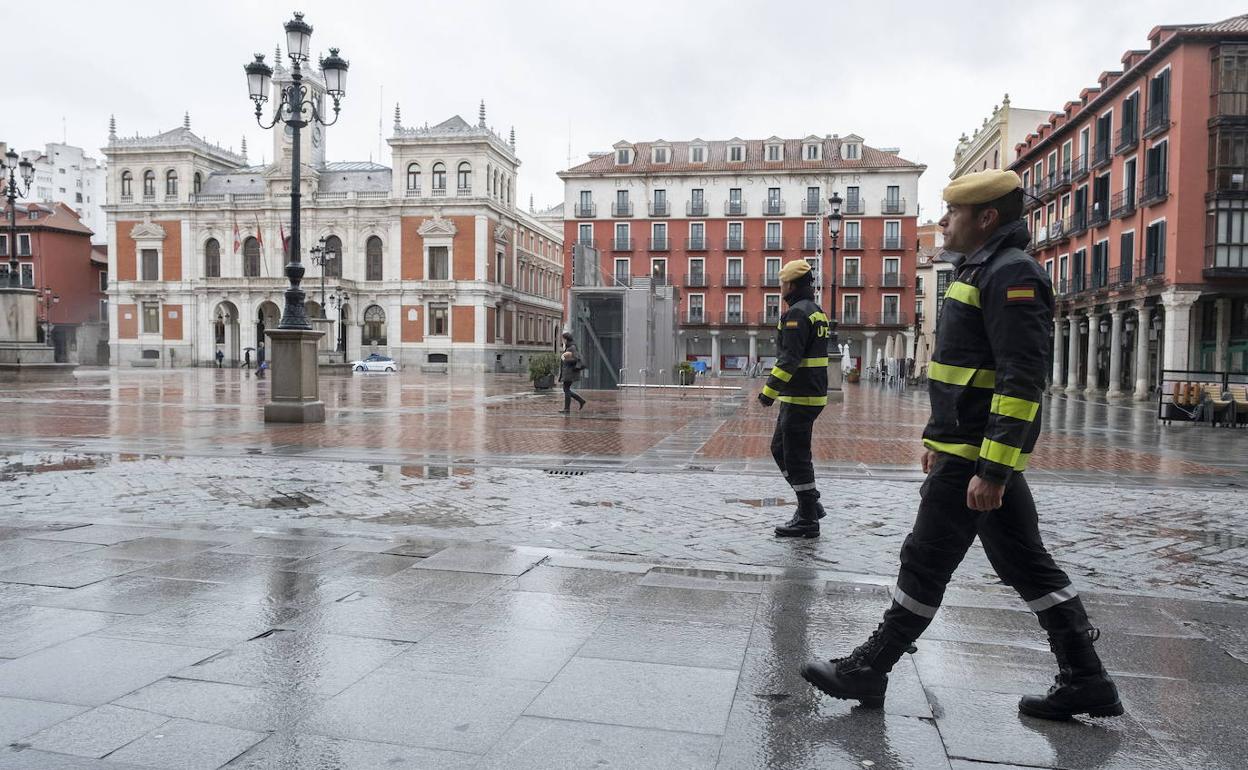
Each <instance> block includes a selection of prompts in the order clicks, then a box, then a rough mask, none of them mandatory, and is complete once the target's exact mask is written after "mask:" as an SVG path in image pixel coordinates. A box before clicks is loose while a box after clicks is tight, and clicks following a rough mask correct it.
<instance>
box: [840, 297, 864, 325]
mask: <svg viewBox="0 0 1248 770" xmlns="http://www.w3.org/2000/svg"><path fill="white" fill-rule="evenodd" d="M859 302H860V297H859V296H858V295H857V294H842V295H841V323H847V324H857V323H861V319H860V318H859V317H858V305H859Z"/></svg>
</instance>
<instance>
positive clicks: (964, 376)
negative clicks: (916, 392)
mask: <svg viewBox="0 0 1248 770" xmlns="http://www.w3.org/2000/svg"><path fill="white" fill-rule="evenodd" d="M927 378H928V379H929V380H935V381H936V382H943V383H945V384H946V385H960V386H962V387H966V386H967V385H970V386H971V387H973V388H993V387H996V384H997V373H996V372H994V371H993V370H991V369H972V368H970V367H969V366H954V365H952V364H942V363H940V362H939V361H933V362H931V363H930V364H928V365H927Z"/></svg>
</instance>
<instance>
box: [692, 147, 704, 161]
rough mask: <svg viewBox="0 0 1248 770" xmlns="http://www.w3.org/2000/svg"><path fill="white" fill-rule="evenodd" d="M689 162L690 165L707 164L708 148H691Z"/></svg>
mask: <svg viewBox="0 0 1248 770" xmlns="http://www.w3.org/2000/svg"><path fill="white" fill-rule="evenodd" d="M689 162H690V163H705V162H706V148H705V147H690V148H689Z"/></svg>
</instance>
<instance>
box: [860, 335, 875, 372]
mask: <svg viewBox="0 0 1248 770" xmlns="http://www.w3.org/2000/svg"><path fill="white" fill-rule="evenodd" d="M862 336H863V337H865V338H866V340H867V353H866V355H864V356H863V357H862V368H863V369H866V368H867V367H868V366H875V332H863V333H862Z"/></svg>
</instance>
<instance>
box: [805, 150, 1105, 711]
mask: <svg viewBox="0 0 1248 770" xmlns="http://www.w3.org/2000/svg"><path fill="white" fill-rule="evenodd" d="M944 198H945V202H946V203H947V204H948V206H947V210H946V213H945V215H944V216H943V217H942V218H941V220H940V226H941V227H942V228H943V230H944V238H945V248H946V250H948V251H949V252H953V253H952V254H946V255H945V259H947V260H948V261H951V262H953V264H954V274H953V278H954V280H953V282H952V283H950V284H949V287H948V289H947V290H946V294H945V300H946V301H945V305H944V311H943V312H942V313H941V316H940V320H939V322H938V324H939V325H938V328H937V331H936V346H935V350H934V351H933V352H932V359H931V363H930V364H929V365H928V368H927V377H928V381H929V387H928V392H929V397H930V400H931V417H930V419H929V420H928V423H927V427H926V428H925V429H924V431H923V445H924V452H923V456H922V462H921V464H922V468H923V472H924V473H925V474H927V479H926V481H925V482H924V483H923V486H922V488H921V490H920V496H921V502H920V503H919V511H918V515H917V517H916V518H915V521H914V527H913V530H912V531H911V532H910V534H909V535H908V536H907V537H906V540H905V543H904V544H903V545H902V548H901V568H900V570H899V573H898V576H897V585H896V587H895V588H894V589H893V597H892V603H891V605H890V606H889V608H888V609H887V610H886V611H885V612H884V620H883V622H882V623H881V624H880V625H879V627H878V628H876V630H875V632H874V633H872V634H871V635H870V637H869V638H868V639H867V640H866V641H865V642H864V643H863V644H861V645H859V646H858V647H857V648H856V649H854V651H853V652H851V653H850V654H849V655H847V656H845V657H843V658H836V659H833V660H830V661H826V662H825V661H819V662H814V663H807V664H805V665H803V666H802V667H801V674H802V676H803V678H805V679H806V681H808V682H810V683H811V684H812V685H814V686H815V687H817V688H818V689H819V690H821V691H823V692H824V693H826V694H827V695H830V696H832V697H834V698H843V699H846V700H857V701H859V702H861V703H862V704H863V705H864V706H872V707H880V706H882V705H883V704H884V695H885V691H886V689H887V687H888V672H889V671H891V670H892V668H893V665H894V664H895V663H897V661H898V660H899V659H900V658H901V656H902V654H904V653H906V652H913V651H914V648H913V647H912V644H913V642H914V641H915V640H917V639H918V638H919V635H920V634H922V633H923V631H924V630H925V629H926V628H927V626H928V624H930V623H931V622H932V619H933V618H934V617H935V616H936V611H937V610H938V609H939V607H940V603H941V600H942V599H943V598H944V593H945V586H946V585H947V584H948V583H949V579H950V578H951V577H952V576H953V572H954V570H955V569H957V567H958V564H959V563H960V562H961V561H962V558H963V556H965V555H966V551H967V549H969V548H970V547H971V543H973V542H974V540H975V538H976V537H977V536H978V537H979V540H980V542H981V543H982V544H983V547H984V552H985V553H986V554H987V556H988V560H989V561H990V562H991V563H992V566H993V569H995V570H996V572H997V574H998V575H999V576H1000V577H1001V579H1002V580H1003V581H1004V582H1005V583H1007V584H1008V585H1010V586H1011V587H1012V588H1014V590H1015V591H1017V592H1018V593H1019V595H1020V596H1021V597H1022V599H1023V600H1024V601H1025V602H1026V603H1027V606H1028V607H1029V608H1030V609H1031V610H1032V611H1033V612H1034V613H1036V617H1037V619H1038V620H1039V622H1040V626H1041V627H1042V628H1043V629H1044V630H1045V631H1046V632H1047V633H1048V637H1049V648H1050V649H1051V650H1052V651H1053V655H1054V657H1056V658H1057V665H1058V674H1057V677H1056V678H1055V680H1054V684H1053V686H1052V687H1050V688H1049V691H1048V693H1047V694H1046V695H1027V696H1024V697H1023V698H1022V700H1021V701H1019V704H1018V709H1019V711H1021V712H1022V713H1023V714H1026V715H1029V716H1033V717H1039V718H1042V719H1069V718H1071V717H1072V716H1075V715H1077V714H1088V715H1090V716H1118V715H1120V714H1122V713H1123V708H1122V703H1121V701H1120V700H1119V698H1118V689H1117V687H1116V686H1115V685H1114V682H1113V680H1111V679H1110V678H1109V675H1108V674H1107V673H1106V672H1105V667H1104V666H1103V665H1102V664H1101V660H1100V658H1099V657H1098V656H1097V653H1096V649H1095V647H1094V642H1095V641H1096V640H1097V639H1098V638H1099V637H1100V631H1099V630H1097V629H1096V628H1093V627H1092V624H1091V623H1090V622H1089V620H1088V614H1087V611H1086V610H1085V609H1084V606H1083V602H1082V601H1081V600H1080V598H1079V595H1078V594H1077V593H1076V591H1075V588H1074V586H1072V585H1071V582H1070V578H1068V577H1067V576H1066V573H1065V572H1063V571H1062V570H1061V568H1059V567H1058V566H1057V564H1056V563H1054V561H1053V557H1052V556H1050V555H1049V552H1048V551H1047V550H1046V549H1045V547H1044V543H1043V541H1042V540H1041V537H1040V529H1039V521H1038V519H1039V517H1038V514H1037V512H1036V504H1035V500H1034V499H1033V498H1032V495H1031V490H1030V489H1029V488H1028V486H1027V481H1026V480H1025V479H1024V477H1023V472H1024V471H1025V470H1026V468H1027V460H1028V457H1029V456H1030V455H1031V452H1032V449H1033V448H1034V447H1035V445H1036V439H1037V438H1038V437H1039V435H1040V411H1041V404H1040V401H1041V394H1042V393H1043V391H1044V381H1045V373H1046V372H1047V371H1048V368H1049V351H1050V341H1049V332H1050V330H1051V329H1052V327H1053V285H1052V281H1051V280H1050V278H1049V276H1048V274H1047V273H1045V271H1044V269H1043V268H1041V267H1040V265H1039V263H1037V262H1036V260H1035V259H1033V258H1032V257H1030V256H1028V254H1027V253H1026V252H1025V251H1023V248H1024V247H1025V246H1026V245H1027V244H1028V242H1029V241H1030V240H1031V235H1030V233H1029V232H1028V231H1027V225H1026V224H1025V223H1024V222H1023V221H1022V219H1021V217H1022V212H1023V190H1022V181H1021V180H1020V179H1019V177H1018V174H1016V173H1014V172H1013V171H997V170H988V171H981V172H978V173H973V174H967V175H965V176H962V177H959V178H957V179H955V180H954V181H953V182H952V183H950V184H949V186H948V187H946V188H945V192H944Z"/></svg>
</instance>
